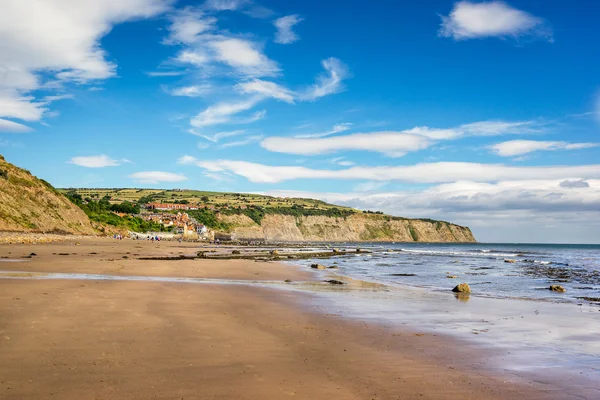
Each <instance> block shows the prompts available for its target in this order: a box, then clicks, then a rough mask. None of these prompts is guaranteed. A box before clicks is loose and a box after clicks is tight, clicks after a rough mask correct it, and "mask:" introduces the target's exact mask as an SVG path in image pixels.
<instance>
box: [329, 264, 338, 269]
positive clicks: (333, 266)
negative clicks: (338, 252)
mask: <svg viewBox="0 0 600 400" xmlns="http://www.w3.org/2000/svg"><path fill="white" fill-rule="evenodd" d="M327 269H338V266H337V265H330V266H329V267H327Z"/></svg>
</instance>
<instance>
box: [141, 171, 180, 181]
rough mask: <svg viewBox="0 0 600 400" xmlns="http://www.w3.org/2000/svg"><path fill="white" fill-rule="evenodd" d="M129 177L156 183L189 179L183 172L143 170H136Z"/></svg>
mask: <svg viewBox="0 0 600 400" xmlns="http://www.w3.org/2000/svg"><path fill="white" fill-rule="evenodd" d="M129 178H131V179H134V180H136V181H138V182H140V183H148V184H155V183H160V182H182V181H185V180H187V177H186V176H184V175H181V174H174V173H172V172H164V171H142V172H135V173H133V174H131V175H129Z"/></svg>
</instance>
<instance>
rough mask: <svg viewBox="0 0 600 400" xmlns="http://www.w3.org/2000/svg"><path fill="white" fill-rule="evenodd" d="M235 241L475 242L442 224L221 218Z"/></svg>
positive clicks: (365, 218)
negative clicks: (257, 221) (257, 220)
mask: <svg viewBox="0 0 600 400" xmlns="http://www.w3.org/2000/svg"><path fill="white" fill-rule="evenodd" d="M220 218H221V219H222V220H223V221H224V222H226V223H227V224H229V225H231V226H232V227H233V228H232V231H231V234H232V237H233V238H234V239H242V240H243V239H261V240H273V241H298V242H300V241H327V242H361V241H365V242H475V238H474V237H473V234H472V233H471V230H470V229H469V228H467V227H463V226H459V225H454V224H450V223H447V222H443V221H431V220H418V219H399V218H393V217H390V216H387V215H374V214H363V213H356V214H354V215H350V216H348V217H326V216H307V217H305V216H302V217H294V216H290V215H280V214H269V215H266V216H265V217H264V218H263V219H262V221H261V224H260V225H258V224H257V223H255V222H254V221H253V220H252V219H250V218H248V217H247V216H245V215H231V216H228V215H221V216H220Z"/></svg>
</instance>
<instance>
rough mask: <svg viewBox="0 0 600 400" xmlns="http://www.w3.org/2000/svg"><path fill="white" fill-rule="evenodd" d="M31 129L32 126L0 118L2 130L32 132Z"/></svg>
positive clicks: (0, 128) (0, 129)
mask: <svg viewBox="0 0 600 400" xmlns="http://www.w3.org/2000/svg"><path fill="white" fill-rule="evenodd" d="M31 130H32V129H31V128H30V127H28V126H25V125H23V124H19V123H17V122H13V121H9V120H7V119H2V118H0V132H8V133H25V132H31Z"/></svg>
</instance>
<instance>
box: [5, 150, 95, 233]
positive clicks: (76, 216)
mask: <svg viewBox="0 0 600 400" xmlns="http://www.w3.org/2000/svg"><path fill="white" fill-rule="evenodd" d="M0 231H14V232H46V233H48V232H50V233H71V234H84V235H88V234H95V230H94V228H93V227H92V224H91V223H90V220H89V219H88V217H87V216H86V215H85V213H84V212H83V211H82V210H81V209H80V208H79V207H77V206H76V205H74V204H73V203H71V202H70V201H69V200H68V199H67V198H66V197H65V196H63V195H62V194H60V193H59V192H57V191H56V189H54V188H53V187H52V185H50V184H49V183H47V182H46V181H43V180H41V179H38V178H36V177H35V176H33V175H31V173H29V171H26V170H24V169H21V168H18V167H16V166H14V165H12V164H10V163H8V162H6V161H5V160H4V157H2V156H0Z"/></svg>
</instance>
